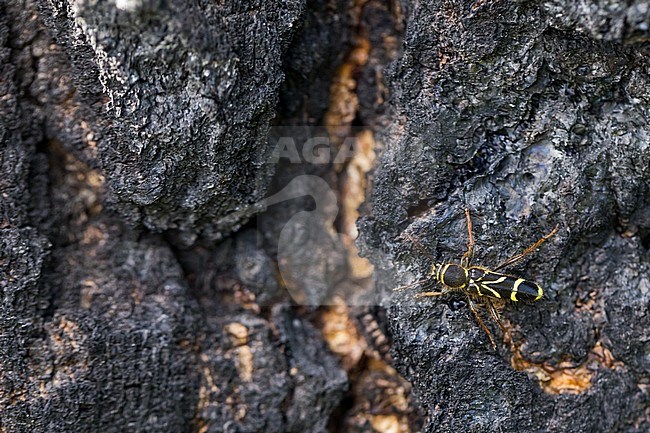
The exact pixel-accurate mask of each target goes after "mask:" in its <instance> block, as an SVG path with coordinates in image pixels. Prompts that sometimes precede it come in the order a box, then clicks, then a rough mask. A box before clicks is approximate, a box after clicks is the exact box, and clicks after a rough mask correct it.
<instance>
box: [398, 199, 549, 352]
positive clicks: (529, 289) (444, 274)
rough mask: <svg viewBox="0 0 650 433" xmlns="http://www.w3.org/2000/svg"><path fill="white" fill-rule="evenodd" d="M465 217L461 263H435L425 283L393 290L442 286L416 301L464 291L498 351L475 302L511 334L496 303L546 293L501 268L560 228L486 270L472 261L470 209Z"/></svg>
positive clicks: (519, 299)
mask: <svg viewBox="0 0 650 433" xmlns="http://www.w3.org/2000/svg"><path fill="white" fill-rule="evenodd" d="M465 217H466V219H467V233H468V236H469V242H468V245H467V252H465V254H463V257H462V258H461V259H460V264H454V263H436V264H435V265H433V266H432V267H431V271H430V272H429V274H428V275H427V276H426V277H425V278H424V279H422V280H418V281H416V282H414V283H412V284H409V285H406V286H402V287H398V288H396V289H394V290H402V289H405V288H408V287H412V286H415V285H418V284H421V283H425V285H426V283H431V282H438V283H439V284H440V285H441V286H442V290H440V291H431V292H420V293H418V294H416V295H415V297H416V298H423V297H430V296H442V295H446V294H448V293H451V292H462V293H465V294H466V295H467V301H468V305H469V308H470V310H471V311H472V313H473V314H474V317H476V321H477V322H478V323H479V325H481V328H483V330H484V331H485V333H486V334H487V336H488V338H489V339H490V342H491V343H492V346H493V347H494V348H496V344H495V342H494V339H493V338H492V334H491V333H490V330H489V329H488V328H487V326H485V324H484V323H483V320H482V319H481V316H480V315H479V314H478V311H477V307H476V301H477V300H478V301H483V302H484V303H485V305H486V307H487V309H488V311H489V312H490V315H491V316H492V318H493V319H494V320H495V322H497V324H498V325H499V327H500V328H501V330H502V331H503V332H504V334H509V333H508V330H507V329H506V327H505V326H504V325H503V323H502V322H501V319H500V318H499V313H498V312H497V310H496V308H495V307H494V304H493V301H494V300H505V301H511V302H517V301H524V302H526V301H528V302H530V301H538V300H539V299H541V298H542V296H544V291H543V290H542V288H541V287H540V286H539V284H537V283H534V282H532V281H528V280H525V279H523V278H518V277H515V276H512V275H508V274H502V273H500V272H497V271H498V270H499V269H503V268H506V267H508V266H511V265H513V264H515V263H517V262H518V261H520V260H521V259H523V258H524V257H526V256H527V255H528V254H530V253H532V252H533V251H535V250H536V249H537V248H539V246H540V245H542V244H543V243H544V242H545V241H546V240H548V239H549V238H550V237H551V236H553V235H554V234H555V233H557V231H558V229H559V226H557V225H556V226H555V228H554V229H553V230H552V231H551V232H550V233H549V234H547V235H546V236H544V237H542V238H541V239H539V240H538V241H537V242H535V243H534V244H533V245H531V246H530V247H528V248H526V249H525V250H524V251H523V252H521V253H519V254H517V255H515V256H512V257H510V258H509V259H508V260H506V261H504V262H503V263H501V264H500V265H498V266H497V267H496V268H494V269H488V268H484V267H482V266H472V265H471V261H472V258H473V256H474V235H473V234H472V219H471V218H470V216H469V209H466V210H465ZM409 239H410V240H411V241H412V242H413V243H414V244H415V245H416V246H417V245H418V243H417V242H415V240H413V239H412V238H410V236H409Z"/></svg>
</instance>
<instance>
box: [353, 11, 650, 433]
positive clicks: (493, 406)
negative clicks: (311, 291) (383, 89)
mask: <svg viewBox="0 0 650 433" xmlns="http://www.w3.org/2000/svg"><path fill="white" fill-rule="evenodd" d="M405 7H406V10H407V18H406V22H407V28H406V34H405V51H404V55H403V57H402V58H401V59H400V60H399V61H398V62H396V63H395V64H394V65H393V67H392V73H391V81H392V89H393V90H394V96H395V105H396V110H397V112H398V113H397V119H396V121H395V126H394V127H393V128H392V129H390V130H388V132H387V133H386V135H385V137H386V141H387V144H386V152H385V154H384V155H383V158H382V160H381V162H380V167H379V168H378V169H377V171H376V179H375V184H374V190H373V192H372V199H371V200H372V217H367V218H365V219H364V220H363V221H362V223H361V231H362V236H363V240H362V242H361V245H362V246H363V247H364V249H365V252H366V253H367V254H368V256H369V257H371V258H372V260H373V261H374V263H375V265H376V266H377V269H378V271H377V275H376V279H377V282H378V284H379V285H380V286H381V287H382V288H383V291H384V294H385V296H384V302H385V303H386V304H387V305H390V310H389V318H388V320H389V323H390V325H391V332H392V335H393V339H394V346H393V357H394V359H395V362H396V365H397V367H398V369H399V371H400V372H401V373H402V374H404V376H405V377H406V378H407V379H408V380H410V381H411V383H412V384H413V387H414V393H415V395H416V396H417V398H418V400H419V402H420V404H421V405H422V406H423V408H424V409H425V410H426V411H427V414H428V424H427V427H426V429H425V430H426V431H431V432H458V431H465V432H492V431H500V432H538V431H562V432H569V431H570V432H574V431H575V432H579V431H594V432H641V431H646V430H648V429H649V428H650V419H649V417H648V407H649V404H650V397H649V395H648V392H647V386H648V382H647V380H648V376H649V372H650V370H649V369H650V364H648V360H647V357H645V356H644V355H642V354H644V353H647V352H648V350H649V346H648V339H647V329H648V326H649V325H650V323H649V318H650V316H649V315H648V313H647V312H648V307H649V306H650V290H649V288H650V285H649V284H650V282H649V280H648V275H649V271H650V261H649V257H650V255H649V254H648V242H647V236H648V229H649V228H650V219H648V209H649V206H650V189H649V187H648V185H649V184H650V168H649V167H650V147H649V145H648V138H649V131H650V125H649V119H650V92H649V90H648V89H650V85H649V83H648V76H649V75H648V72H649V67H650V63H649V58H648V51H647V48H648V45H647V44H648V42H647V40H648V36H649V35H650V34H649V33H648V23H649V20H650V16H649V15H648V9H647V5H645V4H641V2H637V3H635V4H633V5H625V6H623V5H622V4H616V5H614V3H612V2H605V1H603V2H596V3H589V6H587V4H586V2H578V3H575V2H560V1H558V2H546V3H537V2H482V1H478V2H474V3H473V4H471V2H451V3H449V2H438V3H433V4H432V3H425V2H422V3H420V2H406V4H405ZM465 207H467V208H469V209H470V210H471V212H472V215H473V218H474V228H475V231H474V235H475V237H476V239H477V243H478V247H477V255H476V259H475V262H476V263H478V264H483V265H485V266H487V267H490V266H495V265H496V264H498V263H500V262H501V261H503V260H505V259H506V258H507V257H508V256H511V255H513V254H515V253H518V252H520V251H522V250H523V249H524V248H525V247H527V246H528V245H530V244H532V243H533V242H534V241H535V240H536V239H537V238H539V237H541V236H542V235H543V234H545V233H548V232H549V231H550V230H551V229H552V228H553V226H554V225H555V224H559V225H560V231H559V233H558V234H557V235H556V236H555V237H554V238H552V239H551V240H549V241H548V242H547V243H546V244H544V245H543V246H542V247H541V248H540V250H539V251H538V252H536V253H535V254H534V255H532V256H529V257H528V259H527V260H526V261H525V262H524V264H523V265H522V266H519V267H517V268H515V270H513V271H512V272H514V273H518V274H520V275H522V276H525V277H527V278H529V279H532V280H535V281H537V282H538V283H540V284H541V285H542V286H543V287H544V288H545V290H546V298H545V300H544V301H542V302H539V303H537V304H533V305H519V304H517V305H513V304H509V305H506V307H505V308H504V310H503V313H502V314H503V316H504V318H505V319H506V320H507V323H508V326H509V327H510V332H511V333H512V335H513V340H514V341H513V344H512V346H511V347H509V345H508V344H506V343H505V342H504V343H503V344H502V345H501V347H500V349H499V350H498V352H496V353H495V352H494V351H492V350H491V347H490V345H489V342H488V340H487V337H486V335H485V334H484V333H483V331H482V330H481V329H480V327H479V326H478V324H477V323H476V322H475V320H474V318H473V317H472V315H471V313H470V312H469V310H468V308H467V306H466V305H464V304H459V302H458V301H462V299H463V297H462V296H461V295H458V296H453V295H450V296H448V297H445V298H441V299H431V300H421V301H416V300H414V299H413V298H412V295H413V293H414V292H415V291H417V288H415V289H413V290H411V291H410V292H409V291H403V292H400V293H399V294H398V293H395V294H392V293H391V292H390V289H391V288H394V287H397V286H401V285H404V284H407V283H409V282H410V281H413V280H415V279H417V278H421V277H422V276H424V275H425V273H426V272H428V270H429V267H430V266H431V265H432V262H435V261H456V262H457V261H458V260H459V259H460V257H461V255H462V254H463V253H464V252H465V249H466V245H467V232H466V228H465V221H464V215H463V210H464V208H465ZM404 234H410V235H411V236H412V237H413V238H414V239H416V240H419V243H421V244H423V246H424V248H425V249H426V251H427V252H428V253H423V252H422V251H421V248H417V246H416V245H413V243H412V242H410V241H409V240H408V238H407V237H405V236H404ZM484 315H485V319H486V320H487V319H489V316H488V315H487V312H486V311H484ZM489 326H490V328H491V329H492V332H493V333H494V334H496V335H497V336H499V338H500V339H501V338H502V335H501V333H500V330H499V329H498V327H497V326H496V325H495V324H493V323H489ZM513 366H514V367H517V368H518V369H519V370H526V371H528V372H529V373H530V374H529V375H526V374H525V373H524V372H522V371H516V369H515V368H513ZM540 385H541V386H540ZM558 393H559V394H558Z"/></svg>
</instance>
